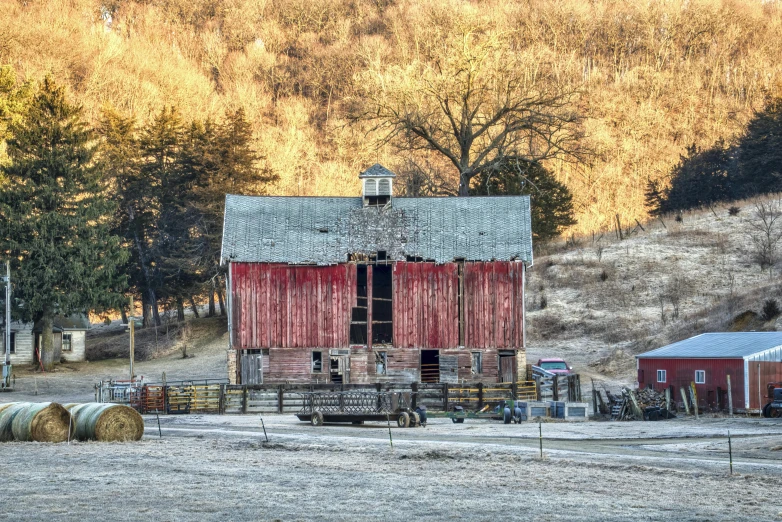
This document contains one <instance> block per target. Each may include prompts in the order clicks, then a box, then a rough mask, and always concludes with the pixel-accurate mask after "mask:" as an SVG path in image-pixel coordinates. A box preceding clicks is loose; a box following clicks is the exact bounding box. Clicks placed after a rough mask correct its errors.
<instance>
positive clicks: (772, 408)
mask: <svg viewBox="0 0 782 522" xmlns="http://www.w3.org/2000/svg"><path fill="white" fill-rule="evenodd" d="M766 390H767V391H768V395H767V396H766V398H767V399H771V402H769V403H768V404H766V405H765V406H763V416H764V417H765V418H767V419H768V418H779V417H782V382H770V383H768V385H767V386H766Z"/></svg>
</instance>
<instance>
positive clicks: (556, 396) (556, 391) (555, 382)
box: [551, 374, 559, 402]
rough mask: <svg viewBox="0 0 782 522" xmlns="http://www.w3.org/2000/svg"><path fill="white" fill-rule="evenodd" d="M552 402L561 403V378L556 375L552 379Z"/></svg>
mask: <svg viewBox="0 0 782 522" xmlns="http://www.w3.org/2000/svg"><path fill="white" fill-rule="evenodd" d="M551 400H553V401H554V402H557V401H559V376H558V375H556V374H554V378H553V379H551Z"/></svg>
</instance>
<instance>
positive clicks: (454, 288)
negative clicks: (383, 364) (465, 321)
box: [393, 261, 459, 348]
mask: <svg viewBox="0 0 782 522" xmlns="http://www.w3.org/2000/svg"><path fill="white" fill-rule="evenodd" d="M393 293H394V297H393V299H394V301H393V314H394V346H395V347H399V348H455V347H456V346H458V345H459V300H458V299H459V273H458V266H457V265H456V263H445V264H442V265H435V264H433V263H406V262H401V261H400V262H396V263H394V268H393Z"/></svg>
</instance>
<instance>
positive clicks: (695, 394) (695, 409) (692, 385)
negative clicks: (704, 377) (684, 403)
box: [690, 382, 700, 420]
mask: <svg viewBox="0 0 782 522" xmlns="http://www.w3.org/2000/svg"><path fill="white" fill-rule="evenodd" d="M690 389H691V390H692V411H693V412H695V419H696V420H699V419H700V416H699V415H698V413H699V412H698V409H699V408H698V392H697V391H696V390H695V383H694V382H690Z"/></svg>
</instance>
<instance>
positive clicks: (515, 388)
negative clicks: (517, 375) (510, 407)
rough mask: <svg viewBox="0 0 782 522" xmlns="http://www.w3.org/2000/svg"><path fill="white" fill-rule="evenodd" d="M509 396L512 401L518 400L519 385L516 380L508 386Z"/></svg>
mask: <svg viewBox="0 0 782 522" xmlns="http://www.w3.org/2000/svg"><path fill="white" fill-rule="evenodd" d="M510 395H511V399H513V401H517V400H519V383H518V382H517V381H516V379H514V380H513V382H512V383H511V385H510Z"/></svg>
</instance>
